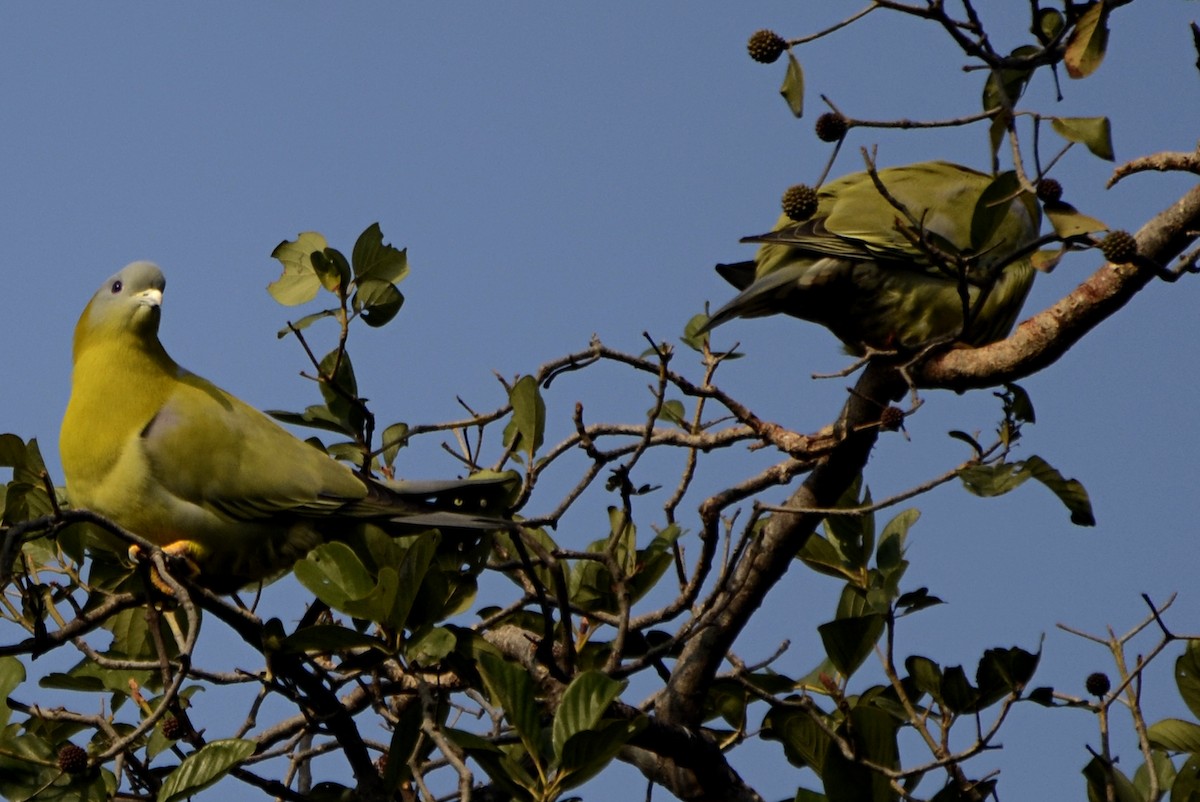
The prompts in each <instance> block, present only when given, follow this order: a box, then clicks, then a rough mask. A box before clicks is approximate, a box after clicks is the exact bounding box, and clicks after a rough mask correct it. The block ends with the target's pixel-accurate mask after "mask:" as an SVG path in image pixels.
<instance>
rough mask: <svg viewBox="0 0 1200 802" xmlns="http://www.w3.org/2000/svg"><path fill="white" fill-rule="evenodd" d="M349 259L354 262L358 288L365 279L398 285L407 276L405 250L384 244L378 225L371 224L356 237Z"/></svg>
mask: <svg viewBox="0 0 1200 802" xmlns="http://www.w3.org/2000/svg"><path fill="white" fill-rule="evenodd" d="M350 258H351V260H352V261H353V262H354V275H355V277H356V278H357V279H358V283H359V286H360V287H361V286H362V284H363V281H364V280H367V279H374V280H378V281H382V282H385V283H388V284H399V283H400V282H401V281H403V280H404V279H405V277H406V276H408V252H407V249H400V248H395V247H393V246H391V245H388V244H386V243H384V241H383V231H382V230H380V228H379V223H372V224H371V225H370V226H368V227H367V229H366V231H364V232H363V233H361V234H359V235H358V240H357V241H356V242H355V243H354V251H353V252H352V253H351V256H350Z"/></svg>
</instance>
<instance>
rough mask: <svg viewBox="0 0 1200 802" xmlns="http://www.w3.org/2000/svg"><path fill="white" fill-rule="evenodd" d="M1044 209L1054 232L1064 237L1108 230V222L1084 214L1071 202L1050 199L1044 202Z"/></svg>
mask: <svg viewBox="0 0 1200 802" xmlns="http://www.w3.org/2000/svg"><path fill="white" fill-rule="evenodd" d="M1042 211H1044V212H1045V213H1046V218H1047V219H1048V220H1049V221H1050V225H1051V227H1053V228H1054V233H1055V234H1057V235H1058V236H1059V237H1061V238H1063V239H1070V238H1072V237H1082V236H1084V235H1085V234H1094V233H1095V232H1097V231H1107V230H1108V225H1107V224H1106V223H1103V222H1101V221H1100V220H1097V219H1096V218H1094V217H1091V216H1089V215H1086V214H1084V213H1083V212H1081V211H1079V210H1078V209H1076V208H1075V207H1074V206H1072V205H1071V204H1069V203H1063V202H1062V201H1052V202H1050V201H1048V202H1046V203H1043V204H1042Z"/></svg>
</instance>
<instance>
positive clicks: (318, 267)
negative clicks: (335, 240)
mask: <svg viewBox="0 0 1200 802" xmlns="http://www.w3.org/2000/svg"><path fill="white" fill-rule="evenodd" d="M309 260H310V261H311V262H312V266H313V270H314V271H315V272H316V274H317V278H318V279H320V280H321V286H322V287H324V288H325V289H327V290H329V291H330V292H332V293H333V294H334V295H336V296H338V297H339V298H341V297H343V296H344V295H345V294H346V288H347V287H349V286H350V263H349V262H347V261H346V257H345V256H343V255H342V252H341V251H339V250H338V249H337V248H326V249H325V250H323V251H313V252H312V254H310V255H309Z"/></svg>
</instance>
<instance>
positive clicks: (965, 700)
mask: <svg viewBox="0 0 1200 802" xmlns="http://www.w3.org/2000/svg"><path fill="white" fill-rule="evenodd" d="M978 701H979V694H978V693H977V692H976V690H975V689H974V688H973V687H971V683H970V681H968V680H967V672H965V671H963V668H962V666H950V667H949V668H947V669H946V670H945V671H943V672H942V702H943V703H945V705H946V708H947V709H949V710H950V711H951V712H953V713H970V712H973V711H974V710H975V709H976V705H977V702H978Z"/></svg>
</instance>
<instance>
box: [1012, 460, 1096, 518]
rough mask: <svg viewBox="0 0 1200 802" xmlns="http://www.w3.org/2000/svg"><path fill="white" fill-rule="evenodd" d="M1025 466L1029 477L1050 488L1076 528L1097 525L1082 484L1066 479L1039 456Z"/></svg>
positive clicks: (1027, 461)
mask: <svg viewBox="0 0 1200 802" xmlns="http://www.w3.org/2000/svg"><path fill="white" fill-rule="evenodd" d="M1024 464H1025V470H1027V471H1028V472H1029V475H1030V476H1032V477H1033V478H1034V479H1037V480H1038V481H1039V482H1041V483H1042V484H1044V485H1045V486H1046V487H1048V488H1049V489H1050V492H1052V493H1054V495H1056V496H1058V500H1059V501H1061V502H1062V503H1063V504H1064V505H1065V506H1066V508H1067V510H1069V511H1070V513H1071V523H1073V524H1075V525H1076V526H1095V525H1096V516H1095V515H1093V514H1092V502H1091V499H1089V498H1088V493H1087V490H1086V489H1085V488H1084V486H1083V484H1082V483H1080V482H1079V481H1078V480H1077V479H1064V478H1063V475H1062V474H1061V473H1059V472H1058V471H1057V470H1055V469H1054V468H1052V467H1051V466H1050V465H1049V464H1048V463H1047V462H1046V461H1045V460H1044V459H1042V458H1041V457H1038V456H1031V457H1029V458H1028V459H1026V460H1025V462H1024Z"/></svg>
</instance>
